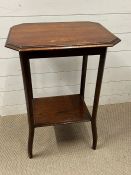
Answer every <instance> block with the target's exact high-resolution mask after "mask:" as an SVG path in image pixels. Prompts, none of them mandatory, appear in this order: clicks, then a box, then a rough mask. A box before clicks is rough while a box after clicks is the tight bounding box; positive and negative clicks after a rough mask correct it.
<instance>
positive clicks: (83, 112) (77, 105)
mask: <svg viewBox="0 0 131 175" xmlns="http://www.w3.org/2000/svg"><path fill="white" fill-rule="evenodd" d="M33 109H34V111H33V116H34V125H35V126H36V127H38V126H48V125H56V124H67V123H73V122H80V121H90V120H91V115H90V113H89V111H88V109H87V106H86V104H85V102H84V100H83V99H82V98H81V96H80V95H79V94H78V95H66V96H56V97H45V98H35V99H33Z"/></svg>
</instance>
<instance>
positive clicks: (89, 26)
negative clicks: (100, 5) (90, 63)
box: [5, 22, 120, 51]
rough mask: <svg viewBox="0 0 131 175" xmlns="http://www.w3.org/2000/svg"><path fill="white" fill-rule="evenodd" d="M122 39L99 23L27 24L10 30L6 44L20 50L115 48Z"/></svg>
mask: <svg viewBox="0 0 131 175" xmlns="http://www.w3.org/2000/svg"><path fill="white" fill-rule="evenodd" d="M118 42H120V39H119V38H118V37H116V36H115V35H114V34H112V33H111V32H109V31H108V30H107V29H106V28H104V27H103V26H102V25H101V24H99V23H94V22H55V23H24V24H19V25H15V26H13V27H12V28H11V29H10V32H9V35H8V38H7V42H6V45H5V46H6V47H8V48H11V49H14V50H17V51H34V50H37V51H40V50H54V49H57V50H59V49H68V48H90V47H112V46H114V45H115V44H117V43H118Z"/></svg>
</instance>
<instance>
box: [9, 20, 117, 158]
mask: <svg viewBox="0 0 131 175" xmlns="http://www.w3.org/2000/svg"><path fill="white" fill-rule="evenodd" d="M118 42H120V39H119V38H117V37H116V36H115V35H114V34H112V33H111V32H109V31H108V30H107V29H105V28H104V27H103V26H102V25H100V24H98V23H93V22H60V23H34V24H31V23H30V24H20V25H16V26H14V27H12V28H11V30H10V32H9V35H8V39H7V42H6V47H9V48H11V49H14V50H18V51H19V54H20V61H21V68H22V75H23V82H24V89H25V97H26V104H27V112H28V122H29V137H28V155H29V157H30V158H32V156H33V154H32V149H33V138H34V130H35V128H36V127H41V126H48V125H56V124H67V123H74V122H82V121H91V128H92V136H93V144H92V148H93V149H96V146H97V125H96V117H97V110H98V103H99V97H100V90H101V84H102V77H103V72H104V64H105V59H106V51H107V47H111V46H114V45H115V44H117V43H118ZM96 54H97V55H100V60H99V67H98V74H97V81H96V88H95V95H94V103H93V111H92V114H90V113H89V111H88V108H87V106H86V104H85V102H84V91H85V81H86V70H87V57H88V55H96ZM79 55H82V56H83V63H82V74H81V86H80V94H75V95H67V96H57V97H46V98H33V93H32V82H31V72H30V62H29V61H30V59H32V58H45V57H61V56H64V57H66V56H79ZM74 64H75V63H74Z"/></svg>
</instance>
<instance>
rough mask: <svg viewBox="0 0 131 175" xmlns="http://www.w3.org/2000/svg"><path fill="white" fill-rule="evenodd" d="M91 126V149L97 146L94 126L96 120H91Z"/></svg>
mask: <svg viewBox="0 0 131 175" xmlns="http://www.w3.org/2000/svg"><path fill="white" fill-rule="evenodd" d="M91 128H92V136H93V143H92V149H94V150H95V149H96V146H97V127H96V121H91Z"/></svg>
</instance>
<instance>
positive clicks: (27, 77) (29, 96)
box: [20, 53, 34, 158]
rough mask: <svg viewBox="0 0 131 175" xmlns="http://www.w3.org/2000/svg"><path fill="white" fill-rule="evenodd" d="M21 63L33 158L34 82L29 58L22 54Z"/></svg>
mask: <svg viewBox="0 0 131 175" xmlns="http://www.w3.org/2000/svg"><path fill="white" fill-rule="evenodd" d="M20 62H21V69H22V76H23V83H24V90H25V98H26V105H27V114H28V124H29V137H28V156H29V158H32V148H33V138H34V120H33V106H32V100H33V92H32V82H31V73H30V62H29V59H28V58H25V56H23V55H22V53H20Z"/></svg>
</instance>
